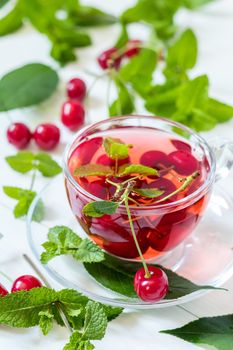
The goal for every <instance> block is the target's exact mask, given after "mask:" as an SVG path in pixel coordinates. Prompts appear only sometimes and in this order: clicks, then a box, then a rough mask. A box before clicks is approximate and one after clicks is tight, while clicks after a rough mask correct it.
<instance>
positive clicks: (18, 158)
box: [5, 151, 34, 174]
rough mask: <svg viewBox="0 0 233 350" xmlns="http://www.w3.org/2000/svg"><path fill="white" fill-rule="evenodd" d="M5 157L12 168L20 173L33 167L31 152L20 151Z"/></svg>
mask: <svg viewBox="0 0 233 350" xmlns="http://www.w3.org/2000/svg"><path fill="white" fill-rule="evenodd" d="M5 159H6V161H7V163H8V164H9V165H10V167H11V168H12V169H13V170H15V171H18V172H19V173H22V174H24V173H27V172H28V171H31V170H32V169H33V168H34V164H33V161H34V155H33V153H32V152H28V151H20V152H18V153H17V154H16V155H15V156H9V157H6V158H5Z"/></svg>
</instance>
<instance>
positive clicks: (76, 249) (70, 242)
mask: <svg viewBox="0 0 233 350" xmlns="http://www.w3.org/2000/svg"><path fill="white" fill-rule="evenodd" d="M42 246H43V247H44V249H45V252H43V253H42V254H41V262H42V263H43V264H47V263H48V262H49V261H50V260H51V259H53V258H55V257H56V256H60V255H71V256H73V258H74V259H77V260H79V261H82V262H89V263H91V262H99V261H102V260H103V259H104V253H103V252H102V250H101V249H100V248H99V247H98V246H97V245H96V244H94V243H93V242H91V241H90V240H88V239H83V240H82V239H81V238H80V237H79V236H78V235H76V233H75V232H74V231H72V230H71V229H70V228H68V227H66V226H55V227H52V228H50V229H49V233H48V241H47V242H45V243H43V244H42Z"/></svg>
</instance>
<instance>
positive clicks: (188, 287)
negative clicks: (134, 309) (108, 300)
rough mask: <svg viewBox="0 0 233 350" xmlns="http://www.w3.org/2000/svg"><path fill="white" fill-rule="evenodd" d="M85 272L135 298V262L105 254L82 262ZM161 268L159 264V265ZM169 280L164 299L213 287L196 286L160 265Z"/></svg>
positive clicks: (111, 287) (136, 267)
mask: <svg viewBox="0 0 233 350" xmlns="http://www.w3.org/2000/svg"><path fill="white" fill-rule="evenodd" d="M84 267H85V269H86V270H87V272H88V273H89V274H90V275H91V276H92V277H93V278H95V279H96V281H97V282H98V283H100V284H102V285H103V286H104V287H106V288H107V289H110V290H113V291H114V292H117V293H119V294H122V295H125V296H128V297H131V298H136V297H137V294H136V292H135V291H134V287H133V279H134V275H135V273H136V271H137V270H138V269H139V268H140V265H139V264H137V263H133V264H132V263H131V264H130V263H129V264H127V266H125V264H124V263H122V262H120V261H119V260H117V259H115V258H112V257H110V256H107V255H106V256H105V260H104V261H102V262H100V263H96V264H84ZM159 267H160V268H161V266H159ZM162 269H163V270H164V272H165V273H166V274H167V277H168V280H169V291H168V294H167V295H166V299H169V300H173V299H177V298H180V297H182V296H185V295H187V294H190V293H193V292H196V291H198V290H201V289H215V288H214V287H212V286H198V285H196V284H194V283H193V282H191V281H189V280H187V279H186V278H184V277H182V276H180V275H178V274H176V273H175V272H173V271H171V270H168V269H165V268H164V267H162Z"/></svg>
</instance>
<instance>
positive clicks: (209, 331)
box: [160, 315, 233, 350]
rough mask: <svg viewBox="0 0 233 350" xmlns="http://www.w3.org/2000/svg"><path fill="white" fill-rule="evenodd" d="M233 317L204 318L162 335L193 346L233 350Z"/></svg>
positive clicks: (166, 331)
mask: <svg viewBox="0 0 233 350" xmlns="http://www.w3.org/2000/svg"><path fill="white" fill-rule="evenodd" d="M232 324H233V315H226V316H217V317H203V318H200V319H199V320H196V321H193V322H190V323H188V324H187V325H185V326H183V327H181V328H177V329H171V330H165V331H161V332H160V333H165V334H170V335H174V336H176V337H178V338H181V339H183V340H186V341H188V342H190V343H193V344H200V345H204V344H206V345H210V346H211V345H212V346H213V347H214V348H216V349H218V350H233V333H232Z"/></svg>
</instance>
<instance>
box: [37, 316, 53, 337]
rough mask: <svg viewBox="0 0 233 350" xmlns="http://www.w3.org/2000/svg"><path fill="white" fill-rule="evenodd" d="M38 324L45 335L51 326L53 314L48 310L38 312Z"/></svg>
mask: <svg viewBox="0 0 233 350" xmlns="http://www.w3.org/2000/svg"><path fill="white" fill-rule="evenodd" d="M39 316H40V319H39V326H40V329H41V330H42V333H43V334H44V335H47V334H48V333H49V332H50V331H51V330H52V328H53V320H54V315H53V313H51V312H50V311H49V310H47V311H41V312H39Z"/></svg>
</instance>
